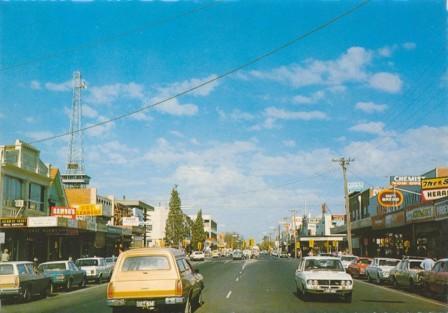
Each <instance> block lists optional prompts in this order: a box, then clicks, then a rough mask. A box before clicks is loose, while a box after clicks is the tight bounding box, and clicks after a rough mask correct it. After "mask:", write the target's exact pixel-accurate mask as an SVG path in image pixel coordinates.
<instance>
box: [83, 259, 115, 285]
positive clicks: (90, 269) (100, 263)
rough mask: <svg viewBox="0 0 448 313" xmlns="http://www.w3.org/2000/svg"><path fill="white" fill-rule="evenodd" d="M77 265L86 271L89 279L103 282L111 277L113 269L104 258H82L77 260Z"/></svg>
mask: <svg viewBox="0 0 448 313" xmlns="http://www.w3.org/2000/svg"><path fill="white" fill-rule="evenodd" d="M76 265H77V266H78V267H80V268H81V269H82V270H84V271H86V273H87V280H88V281H92V280H93V281H95V282H97V283H101V282H102V281H107V280H109V279H110V275H111V271H110V268H109V266H108V265H107V264H106V261H105V260H104V258H100V257H92V258H81V259H78V260H76Z"/></svg>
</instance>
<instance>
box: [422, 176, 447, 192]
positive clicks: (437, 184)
mask: <svg viewBox="0 0 448 313" xmlns="http://www.w3.org/2000/svg"><path fill="white" fill-rule="evenodd" d="M430 189H448V177H436V178H426V179H423V180H422V190H430Z"/></svg>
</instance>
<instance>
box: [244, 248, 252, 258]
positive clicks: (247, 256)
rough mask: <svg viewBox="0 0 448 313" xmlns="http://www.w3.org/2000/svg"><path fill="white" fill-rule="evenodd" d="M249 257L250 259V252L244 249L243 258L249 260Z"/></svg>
mask: <svg viewBox="0 0 448 313" xmlns="http://www.w3.org/2000/svg"><path fill="white" fill-rule="evenodd" d="M251 257H252V251H250V250H249V249H244V250H243V258H245V259H250V258H251Z"/></svg>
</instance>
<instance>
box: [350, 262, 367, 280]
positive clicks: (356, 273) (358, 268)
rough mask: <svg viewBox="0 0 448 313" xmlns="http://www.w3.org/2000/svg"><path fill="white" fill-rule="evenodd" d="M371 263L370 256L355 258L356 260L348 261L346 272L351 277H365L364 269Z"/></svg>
mask: <svg viewBox="0 0 448 313" xmlns="http://www.w3.org/2000/svg"><path fill="white" fill-rule="evenodd" d="M370 263H372V259H370V258H357V259H356V261H354V262H352V263H350V265H349V266H348V268H347V273H349V274H350V275H352V277H353V278H361V277H366V269H367V267H368V266H369V265H370Z"/></svg>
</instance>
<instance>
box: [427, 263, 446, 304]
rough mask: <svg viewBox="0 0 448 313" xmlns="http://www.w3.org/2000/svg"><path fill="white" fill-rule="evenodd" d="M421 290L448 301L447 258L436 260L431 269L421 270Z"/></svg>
mask: <svg viewBox="0 0 448 313" xmlns="http://www.w3.org/2000/svg"><path fill="white" fill-rule="evenodd" d="M422 276H423V277H422V284H423V290H424V291H429V292H430V293H433V294H436V295H438V296H441V297H442V299H443V300H444V301H447V302H448V258H447V259H440V260H438V261H437V262H436V263H435V264H434V266H433V267H432V270H431V271H428V272H422Z"/></svg>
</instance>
